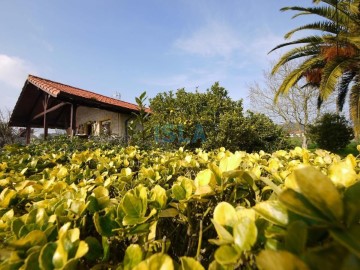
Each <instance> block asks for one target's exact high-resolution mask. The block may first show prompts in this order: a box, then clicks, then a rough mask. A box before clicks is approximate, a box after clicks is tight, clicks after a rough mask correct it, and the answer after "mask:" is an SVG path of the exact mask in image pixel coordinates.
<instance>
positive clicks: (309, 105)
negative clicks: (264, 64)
mask: <svg viewBox="0 0 360 270" xmlns="http://www.w3.org/2000/svg"><path fill="white" fill-rule="evenodd" d="M292 69H293V64H292V63H286V64H284V65H283V66H282V67H281V68H280V69H279V71H278V72H277V73H276V74H274V75H271V73H270V72H269V71H266V72H264V80H265V85H264V86H263V87H262V86H260V85H259V84H258V83H254V84H253V85H251V86H250V88H249V98H250V102H251V108H252V109H253V110H255V111H258V112H262V113H264V114H266V115H267V116H269V117H270V118H271V119H273V120H274V121H275V122H277V123H279V124H282V125H283V126H285V127H291V128H295V129H296V130H298V131H301V132H302V133H303V136H302V147H304V148H307V144H308V135H307V128H308V126H309V124H311V123H313V122H314V121H315V120H316V119H317V118H318V117H319V116H320V108H319V107H318V106H317V105H318V96H319V95H318V93H317V91H314V89H313V88H312V87H310V86H305V87H301V86H300V85H299V84H295V85H294V86H293V87H291V89H290V90H289V92H288V94H287V95H282V96H279V97H278V100H277V102H274V98H275V96H276V93H277V91H278V89H279V86H280V85H281V83H282V81H283V80H284V78H286V77H287V76H288V74H289V73H290V72H291V70H292ZM333 99H334V96H332V98H330V99H329V100H327V102H325V103H323V104H322V110H323V111H324V109H325V110H327V109H328V108H329V107H330V104H331V102H333Z"/></svg>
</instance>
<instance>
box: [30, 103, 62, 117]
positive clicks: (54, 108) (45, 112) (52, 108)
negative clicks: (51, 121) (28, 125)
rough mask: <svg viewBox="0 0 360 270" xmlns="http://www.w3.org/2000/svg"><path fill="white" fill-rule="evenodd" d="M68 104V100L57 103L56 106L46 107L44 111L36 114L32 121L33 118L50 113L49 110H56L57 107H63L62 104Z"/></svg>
mask: <svg viewBox="0 0 360 270" xmlns="http://www.w3.org/2000/svg"><path fill="white" fill-rule="evenodd" d="M66 104H69V103H67V102H61V103H60V104H58V105H55V106H53V107H51V108H50V109H45V110H44V111H43V112H41V113H39V114H37V115H35V116H34V117H33V119H32V120H31V121H33V120H35V119H37V118H39V117H41V116H43V115H45V114H47V113H49V112H52V111H56V110H57V109H59V108H61V107H62V106H65V105H66ZM43 105H44V104H43ZM46 106H47V104H46Z"/></svg>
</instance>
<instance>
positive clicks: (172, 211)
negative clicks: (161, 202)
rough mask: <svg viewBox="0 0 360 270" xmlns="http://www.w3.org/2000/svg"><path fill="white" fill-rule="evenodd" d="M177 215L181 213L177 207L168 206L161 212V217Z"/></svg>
mask: <svg viewBox="0 0 360 270" xmlns="http://www.w3.org/2000/svg"><path fill="white" fill-rule="evenodd" d="M177 215H179V210H177V209H175V208H167V209H165V210H162V211H160V213H159V217H160V218H169V217H176V216H177Z"/></svg>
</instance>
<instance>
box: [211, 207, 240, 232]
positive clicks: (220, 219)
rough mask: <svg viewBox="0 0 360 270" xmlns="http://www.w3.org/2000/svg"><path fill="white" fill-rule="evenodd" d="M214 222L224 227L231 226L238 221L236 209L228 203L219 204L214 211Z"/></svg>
mask: <svg viewBox="0 0 360 270" xmlns="http://www.w3.org/2000/svg"><path fill="white" fill-rule="evenodd" d="M214 220H215V221H216V222H217V223H219V224H220V225H222V226H230V227H232V226H233V224H234V223H235V222H236V221H237V219H236V210H235V208H234V207H233V206H232V205H231V204H229V203H227V202H221V203H219V204H218V205H217V206H216V207H215V210H214Z"/></svg>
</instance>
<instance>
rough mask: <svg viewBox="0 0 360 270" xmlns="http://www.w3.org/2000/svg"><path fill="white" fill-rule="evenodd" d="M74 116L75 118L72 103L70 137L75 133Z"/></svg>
mask: <svg viewBox="0 0 360 270" xmlns="http://www.w3.org/2000/svg"><path fill="white" fill-rule="evenodd" d="M73 118H74V104H72V103H71V108H70V128H69V129H70V138H72V137H73V135H74V127H73Z"/></svg>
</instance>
